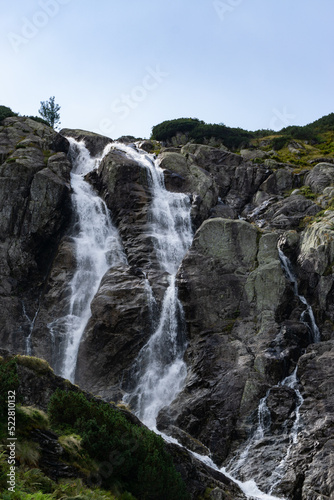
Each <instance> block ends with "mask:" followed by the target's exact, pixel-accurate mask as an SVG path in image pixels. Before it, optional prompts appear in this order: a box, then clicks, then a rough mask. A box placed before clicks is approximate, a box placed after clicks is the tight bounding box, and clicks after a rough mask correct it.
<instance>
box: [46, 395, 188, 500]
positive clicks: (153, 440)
mask: <svg viewBox="0 0 334 500" xmlns="http://www.w3.org/2000/svg"><path fill="white" fill-rule="evenodd" d="M49 418H50V421H51V423H52V424H53V425H54V426H56V427H57V428H58V429H59V428H62V429H67V430H71V432H75V433H78V434H80V435H81V437H82V441H81V446H82V448H83V449H84V450H86V451H87V452H88V454H89V455H90V457H91V458H92V459H94V460H97V461H98V462H102V464H101V465H100V470H99V478H100V479H101V481H102V485H103V487H108V488H110V487H111V486H112V485H114V484H115V483H120V484H121V485H122V487H123V489H124V490H127V491H130V492H131V493H132V494H134V495H135V496H136V497H137V498H138V499H143V500H172V499H173V500H174V499H175V500H182V499H186V498H188V494H187V492H186V489H185V485H184V483H183V481H182V479H181V476H180V475H179V474H178V473H177V472H176V470H175V467H174V464H173V461H172V458H171V456H170V455H169V454H168V453H167V451H166V450H165V445H164V441H163V439H162V438H161V437H160V436H157V435H156V434H155V433H154V432H151V431H149V430H148V429H146V428H145V427H141V426H137V425H134V424H132V423H130V422H129V421H128V420H127V419H126V418H125V416H124V415H123V414H122V413H121V412H119V411H117V410H115V409H114V408H112V407H111V406H110V405H109V404H108V403H104V402H96V401H89V400H88V399H87V398H86V397H85V395H84V394H83V393H80V392H78V393H77V392H71V391H68V392H66V391H62V390H60V389H57V391H56V392H55V393H54V394H53V396H52V397H51V399H50V404H49Z"/></svg>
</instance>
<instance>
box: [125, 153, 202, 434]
mask: <svg viewBox="0 0 334 500" xmlns="http://www.w3.org/2000/svg"><path fill="white" fill-rule="evenodd" d="M116 147H117V148H118V149H121V150H123V151H124V152H126V154H127V155H128V156H129V157H130V158H132V159H133V160H135V161H136V162H137V163H139V164H140V165H141V166H142V167H143V168H145V169H146V170H147V174H148V181H149V185H150V189H151V192H152V204H151V207H150V213H149V221H150V222H149V225H150V227H149V230H148V231H149V234H150V236H151V238H152V241H153V245H154V249H155V253H156V256H157V261H158V265H159V267H160V269H161V270H162V271H165V272H167V273H168V274H169V286H168V288H167V290H166V292H165V295H164V298H163V302H162V307H161V312H160V315H159V318H158V321H157V326H156V328H155V331H154V333H153V335H152V336H151V338H150V339H149V341H148V342H147V344H146V345H145V346H144V347H143V348H142V350H141V351H140V353H139V355H138V358H137V360H136V363H135V367H134V369H133V372H134V378H135V380H136V387H135V389H134V390H133V391H131V393H130V394H128V395H127V396H126V397H125V401H127V402H128V403H130V405H131V406H132V407H134V408H135V411H136V414H137V415H138V417H139V418H140V419H141V420H142V421H143V422H144V423H145V424H146V425H147V426H148V427H150V428H153V429H154V428H155V426H156V417H157V415H158V412H159V410H160V409H161V408H162V407H163V406H166V405H168V404H170V403H171V402H172V401H173V399H174V398H175V396H176V395H177V394H178V393H179V392H180V390H181V389H182V386H183V384H184V380H185V377H186V373H187V369H186V365H185V362H184V361H183V355H184V351H185V348H186V337H185V330H184V317H183V309H182V305H181V303H180V301H179V300H178V295H177V288H176V285H175V276H176V272H177V270H178V267H179V266H180V264H181V261H182V259H183V257H184V255H185V253H186V252H187V250H188V248H189V247H190V245H191V243H192V238H193V233H192V228H191V219H190V209H191V204H190V200H189V197H188V196H187V195H185V194H183V193H171V192H169V191H167V190H166V188H165V184H164V176H163V170H162V169H161V168H160V167H159V165H158V163H157V162H156V161H154V157H153V156H152V155H147V154H146V153H145V152H144V151H140V150H137V149H134V148H133V147H131V146H125V145H124V144H117V145H116ZM146 286H147V287H149V283H148V282H146ZM150 297H151V300H152V294H151V295H150Z"/></svg>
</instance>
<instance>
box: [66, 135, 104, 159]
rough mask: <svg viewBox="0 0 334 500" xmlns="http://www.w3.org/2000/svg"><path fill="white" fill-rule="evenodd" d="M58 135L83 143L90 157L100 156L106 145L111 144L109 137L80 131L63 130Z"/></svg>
mask: <svg viewBox="0 0 334 500" xmlns="http://www.w3.org/2000/svg"><path fill="white" fill-rule="evenodd" d="M60 135H62V136H64V137H73V139H75V140H77V141H84V143H85V145H86V148H87V149H88V151H89V152H90V154H91V155H92V156H98V155H100V154H101V153H102V151H103V149H104V148H105V147H106V145H107V144H109V143H110V142H112V139H110V137H105V136H104V135H100V134H95V133H94V132H88V131H87V130H80V129H70V128H63V129H62V130H61V131H60Z"/></svg>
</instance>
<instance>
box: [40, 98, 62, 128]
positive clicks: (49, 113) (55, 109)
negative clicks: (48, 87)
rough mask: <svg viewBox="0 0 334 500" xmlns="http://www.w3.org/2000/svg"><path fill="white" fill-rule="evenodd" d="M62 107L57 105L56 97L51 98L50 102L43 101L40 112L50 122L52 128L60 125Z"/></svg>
mask: <svg viewBox="0 0 334 500" xmlns="http://www.w3.org/2000/svg"><path fill="white" fill-rule="evenodd" d="M59 110H60V106H59V104H56V103H55V96H53V97H50V99H49V100H48V101H41V107H40V108H39V110H38V112H39V114H40V115H41V116H42V118H44V120H46V121H47V122H48V124H49V125H50V127H52V128H55V127H56V126H58V125H60V114H59Z"/></svg>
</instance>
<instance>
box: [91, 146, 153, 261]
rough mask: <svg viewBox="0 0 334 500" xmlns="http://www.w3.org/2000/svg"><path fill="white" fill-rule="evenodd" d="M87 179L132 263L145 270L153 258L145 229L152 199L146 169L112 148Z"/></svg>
mask: <svg viewBox="0 0 334 500" xmlns="http://www.w3.org/2000/svg"><path fill="white" fill-rule="evenodd" d="M88 180H90V182H91V183H92V184H93V185H94V186H95V188H96V189H97V190H98V192H99V193H100V195H101V196H102V197H103V198H104V200H105V202H106V204H107V206H108V208H109V209H110V210H111V213H112V217H113V220H114V222H115V223H116V225H117V227H118V230H119V233H120V236H121V239H122V243H123V246H124V249H125V252H126V255H127V258H128V262H129V264H130V265H131V266H134V267H140V268H142V269H144V270H145V271H148V270H149V269H150V268H151V267H152V262H154V260H155V259H156V256H155V253H154V248H153V242H152V238H151V236H150V235H149V234H148V231H147V227H148V226H147V224H148V217H149V209H150V202H151V199H152V195H151V191H150V187H149V182H148V177H147V171H146V169H145V168H143V167H142V166H140V165H139V164H138V163H136V162H135V161H133V160H131V159H129V158H127V156H126V154H125V153H123V152H122V151H119V150H111V151H110V153H109V154H108V155H107V156H105V158H104V159H103V160H102V162H101V164H100V166H99V168H98V170H97V172H96V171H93V172H92V173H91V174H89V175H88Z"/></svg>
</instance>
